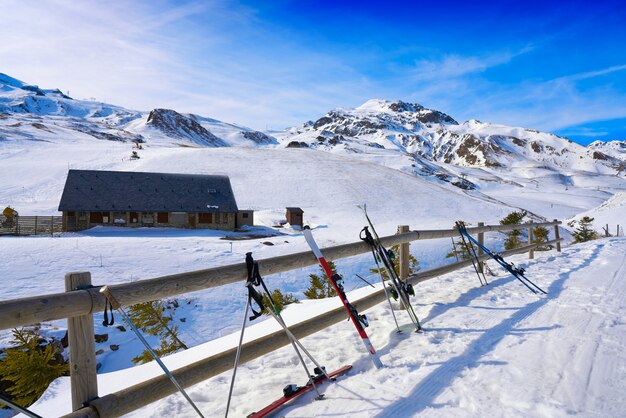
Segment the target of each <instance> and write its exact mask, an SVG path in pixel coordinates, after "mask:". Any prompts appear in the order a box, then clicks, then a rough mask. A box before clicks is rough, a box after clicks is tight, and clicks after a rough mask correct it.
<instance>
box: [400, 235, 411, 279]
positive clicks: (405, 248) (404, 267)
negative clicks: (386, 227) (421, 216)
mask: <svg viewBox="0 0 626 418" xmlns="http://www.w3.org/2000/svg"><path fill="white" fill-rule="evenodd" d="M407 232H409V226H408V225H399V226H398V234H404V233H407ZM398 253H399V257H398V258H399V260H398V262H399V263H400V265H399V276H400V278H401V279H402V280H404V279H406V278H407V277H409V263H410V258H411V253H410V251H409V243H408V242H405V243H402V244H400V249H399V251H398Z"/></svg>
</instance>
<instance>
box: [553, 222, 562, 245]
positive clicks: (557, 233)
mask: <svg viewBox="0 0 626 418" xmlns="http://www.w3.org/2000/svg"><path fill="white" fill-rule="evenodd" d="M558 221H559V220H558V219H555V220H554V222H558ZM559 238H561V237H560V236H559V226H558V225H554V239H559ZM556 250H557V251H558V252H561V241H557V242H556Z"/></svg>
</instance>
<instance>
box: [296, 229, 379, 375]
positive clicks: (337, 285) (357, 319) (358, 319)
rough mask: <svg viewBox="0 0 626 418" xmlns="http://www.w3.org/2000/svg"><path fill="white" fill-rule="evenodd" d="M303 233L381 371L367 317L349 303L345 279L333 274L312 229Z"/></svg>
mask: <svg viewBox="0 0 626 418" xmlns="http://www.w3.org/2000/svg"><path fill="white" fill-rule="evenodd" d="M302 232H303V233H304V239H305V240H306V242H307V244H309V247H311V250H312V251H313V254H315V257H317V260H318V261H319V263H320V265H321V266H322V268H323V269H324V272H325V273H326V276H328V278H329V279H330V282H331V284H332V285H333V288H334V289H335V292H337V296H339V299H341V303H343V306H344V308H346V311H348V316H349V317H350V319H351V320H352V323H353V324H354V326H355V327H356V330H357V332H358V333H359V336H360V337H361V340H362V341H363V345H365V348H366V349H367V351H368V352H369V353H370V358H371V359H372V362H373V363H374V366H376V368H377V369H380V368H381V367H383V363H382V362H381V361H380V358H378V354H376V350H375V349H374V346H373V345H372V343H371V341H370V339H369V337H368V336H367V333H366V332H365V327H366V326H368V325H369V324H368V323H367V318H366V317H365V315H359V313H358V312H357V310H356V308H355V307H354V306H353V305H352V304H351V303H350V302H349V301H348V297H347V296H346V292H345V291H344V290H343V285H342V284H341V281H342V280H343V279H342V278H341V276H340V275H338V274H333V272H332V270H331V269H330V266H329V265H328V262H327V261H326V259H325V258H324V256H323V255H322V252H321V251H320V248H319V247H318V246H317V243H316V242H315V239H314V238H313V234H312V233H311V229H309V227H308V226H305V227H304V229H303V230H302Z"/></svg>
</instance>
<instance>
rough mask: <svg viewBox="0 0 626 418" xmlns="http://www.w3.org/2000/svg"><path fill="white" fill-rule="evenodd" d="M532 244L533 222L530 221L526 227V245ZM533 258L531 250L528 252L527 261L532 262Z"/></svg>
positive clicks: (532, 250)
mask: <svg viewBox="0 0 626 418" xmlns="http://www.w3.org/2000/svg"><path fill="white" fill-rule="evenodd" d="M532 243H533V221H530V226H529V227H528V245H530V244H532ZM534 258H535V249H534V248H532V249H530V250H528V259H529V260H533V259H534Z"/></svg>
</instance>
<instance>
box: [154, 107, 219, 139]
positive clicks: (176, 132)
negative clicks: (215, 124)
mask: <svg viewBox="0 0 626 418" xmlns="http://www.w3.org/2000/svg"><path fill="white" fill-rule="evenodd" d="M146 125H148V126H151V127H152V128H154V129H157V130H159V131H161V132H162V133H163V134H165V135H167V136H168V137H170V138H176V139H186V140H189V141H192V142H194V143H196V144H199V145H204V146H215V147H221V146H225V145H226V144H225V143H224V141H222V140H221V139H219V138H218V137H216V136H215V135H213V134H212V133H211V132H209V130H207V129H206V128H204V127H203V126H202V125H200V124H199V123H198V122H196V121H195V120H194V119H192V118H189V117H186V116H183V115H181V114H180V113H178V112H176V111H174V110H171V109H154V110H152V111H151V112H150V114H149V115H148V119H147V121H146Z"/></svg>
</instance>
